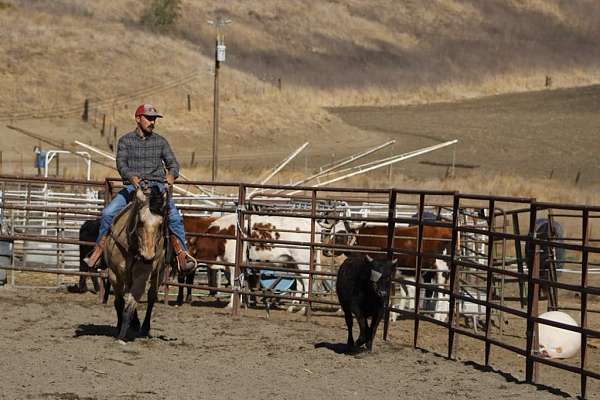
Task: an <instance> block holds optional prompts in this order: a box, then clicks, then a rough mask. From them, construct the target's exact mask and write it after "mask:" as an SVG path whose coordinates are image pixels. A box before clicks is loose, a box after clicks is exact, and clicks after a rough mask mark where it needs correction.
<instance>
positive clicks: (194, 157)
mask: <svg viewBox="0 0 600 400" xmlns="http://www.w3.org/2000/svg"><path fill="white" fill-rule="evenodd" d="M195 162H196V152H195V151H192V161H191V162H190V166H191V167H193V166H194V164H195Z"/></svg>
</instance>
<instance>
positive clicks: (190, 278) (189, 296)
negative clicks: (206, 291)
mask: <svg viewBox="0 0 600 400" xmlns="http://www.w3.org/2000/svg"><path fill="white" fill-rule="evenodd" d="M194 275H195V272H189V273H188V274H186V276H185V283H186V284H188V285H193V284H194ZM185 302H186V303H191V302H192V288H191V287H188V288H187V296H185Z"/></svg>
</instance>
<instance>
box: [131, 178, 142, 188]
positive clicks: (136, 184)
mask: <svg viewBox="0 0 600 400" xmlns="http://www.w3.org/2000/svg"><path fill="white" fill-rule="evenodd" d="M141 181H142V180H141V179H140V177H139V176H132V177H131V178H129V182H131V184H132V185H133V186H134V187H136V188H139V187H140V182H141Z"/></svg>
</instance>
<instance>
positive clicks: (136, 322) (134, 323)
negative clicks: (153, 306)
mask: <svg viewBox="0 0 600 400" xmlns="http://www.w3.org/2000/svg"><path fill="white" fill-rule="evenodd" d="M129 326H130V327H131V329H133V330H134V331H136V332H137V331H139V330H140V317H139V316H138V310H137V308H136V309H135V310H134V311H133V316H132V317H131V322H130V323H129Z"/></svg>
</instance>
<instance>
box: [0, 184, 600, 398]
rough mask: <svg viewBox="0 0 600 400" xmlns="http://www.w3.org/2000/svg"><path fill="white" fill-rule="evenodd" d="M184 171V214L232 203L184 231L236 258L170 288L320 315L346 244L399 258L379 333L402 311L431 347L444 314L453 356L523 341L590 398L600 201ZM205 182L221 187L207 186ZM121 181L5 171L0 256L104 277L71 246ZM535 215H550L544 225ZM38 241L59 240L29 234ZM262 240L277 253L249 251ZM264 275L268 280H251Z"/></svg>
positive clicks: (595, 370)
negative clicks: (81, 264) (557, 333)
mask: <svg viewBox="0 0 600 400" xmlns="http://www.w3.org/2000/svg"><path fill="white" fill-rule="evenodd" d="M179 184H180V185H182V186H183V185H187V186H186V187H188V188H189V189H190V191H191V190H192V188H193V187H194V186H202V187H203V188H204V190H203V192H202V194H200V193H199V194H197V195H196V194H194V193H192V192H188V193H187V194H185V195H174V199H175V201H176V204H177V205H178V208H179V209H180V211H181V212H182V213H183V215H184V218H192V217H195V218H206V217H213V218H214V217H221V218H224V217H225V216H229V217H228V218H229V220H230V222H231V226H230V227H229V228H231V229H230V230H229V231H228V233H223V232H218V233H214V232H212V233H209V232H187V235H188V239H189V238H196V239H197V240H200V241H202V240H213V241H214V240H222V241H227V243H230V244H231V245H232V246H234V247H233V249H235V250H234V256H233V257H231V258H228V259H224V258H219V259H218V260H217V259H215V258H209V257H202V254H200V256H199V257H198V261H199V262H200V263H201V264H202V265H203V268H201V269H200V271H201V272H200V273H199V274H198V276H196V279H197V280H199V283H196V284H194V283H177V282H174V281H172V280H168V281H166V282H165V283H166V287H165V291H164V295H165V301H168V298H169V297H170V296H172V294H171V293H170V291H169V288H170V287H172V286H175V287H179V288H188V289H196V290H197V292H198V291H201V292H202V293H203V294H204V295H207V294H206V293H207V292H214V291H216V292H218V293H221V294H222V295H223V294H224V295H230V296H232V297H231V300H232V301H231V305H232V313H233V314H234V315H236V314H239V313H240V312H241V308H242V306H245V307H248V306H249V304H250V305H251V306H255V307H264V308H265V309H266V310H267V312H269V310H270V309H271V308H272V306H274V305H276V304H278V303H280V304H281V305H284V304H289V302H290V301H291V302H293V303H301V304H302V305H305V306H306V311H307V316H308V317H309V318H314V317H315V314H314V313H315V312H317V311H323V312H326V311H327V310H331V311H333V310H337V306H338V302H337V297H336V295H335V277H336V274H337V270H338V268H339V266H340V264H341V263H342V262H343V259H344V257H347V256H352V254H354V255H356V254H370V255H373V256H381V257H387V258H388V259H398V260H401V261H402V263H401V264H399V265H398V267H397V273H396V274H395V275H394V276H395V278H394V279H393V281H392V283H391V287H390V293H392V295H391V296H390V299H389V301H388V304H389V306H388V307H387V309H386V317H385V320H384V326H383V336H384V338H386V339H387V337H388V333H389V331H390V329H391V327H392V324H393V320H394V319H396V318H398V317H399V318H400V319H401V320H402V321H401V322H399V324H406V323H409V324H410V325H411V328H412V346H413V347H415V348H416V347H420V348H428V347H430V345H428V344H427V343H428V341H427V340H426V338H427V337H428V335H430V334H431V333H430V332H431V330H430V329H429V326H435V327H437V328H438V329H441V330H442V332H444V333H445V337H446V340H445V348H444V349H443V350H442V351H443V352H445V354H446V355H447V357H448V358H457V357H458V355H457V354H458V352H459V351H463V350H460V349H461V347H460V346H459V345H458V343H459V342H461V341H463V340H464V341H465V342H464V343H468V344H469V345H470V346H471V344H473V346H474V345H475V344H476V343H481V354H482V357H483V359H484V361H483V364H484V365H485V366H486V367H493V366H495V364H494V357H493V354H494V353H493V351H492V350H493V349H501V350H502V351H507V352H509V353H511V354H514V356H515V361H516V363H515V365H516V364H517V363H518V362H519V360H523V361H522V362H523V364H522V365H523V371H524V375H525V376H524V380H525V381H526V382H529V383H534V382H540V381H541V380H543V374H540V365H544V366H545V367H551V368H556V369H560V370H564V371H567V372H570V373H573V374H576V375H577V376H579V386H580V395H581V396H582V398H585V397H586V396H587V394H588V391H587V388H588V386H589V385H590V383H589V382H588V381H589V379H590V378H592V379H595V380H596V381H597V380H600V373H599V370H600V352H599V351H598V350H597V349H595V348H594V347H591V346H589V344H590V341H591V340H594V339H597V338H599V337H600V317H599V316H598V306H599V305H600V285H599V283H598V279H597V276H596V272H598V271H597V268H594V267H596V266H598V265H600V264H599V262H600V245H599V243H600V239H598V238H595V237H594V236H593V235H592V229H591V226H592V221H593V220H594V219H598V218H600V207H589V206H580V205H572V204H550V203H541V202H537V201H536V200H535V199H530V198H515V197H505V196H487V195H475V194H461V193H457V192H449V191H421V190H399V189H389V190H377V189H356V188H315V187H294V190H299V191H300V192H298V194H296V195H295V196H285V195H282V194H271V195H269V194H268V193H269V192H272V191H274V190H281V189H290V188H289V187H286V186H280V185H258V184H246V183H213V182H200V181H188V182H184V183H179ZM59 188H62V189H63V190H62V191H60V190H58V189H59ZM66 188H68V190H67V189H66ZM75 188H77V190H75ZM207 188H208V192H213V193H215V195H214V196H210V195H207V194H206V192H207ZM119 189H120V184H119V182H118V180H114V179H112V180H106V181H105V182H93V183H92V182H89V183H88V182H86V183H83V182H75V181H69V180H38V179H19V178H18V177H8V176H0V191H1V201H2V202H1V205H0V217H1V218H2V219H1V221H2V230H1V232H0V240H4V241H9V242H10V243H12V244H13V261H12V263H11V265H10V266H7V267H0V268H4V269H7V270H9V271H12V273H13V274H14V273H15V271H17V270H20V271H29V272H48V273H55V274H57V276H59V277H60V276H62V275H74V276H76V275H81V276H101V277H104V276H105V274H104V273H102V272H101V273H94V272H92V273H89V272H88V273H82V272H79V271H77V270H76V268H74V267H73V265H75V263H71V260H70V257H71V256H73V257H75V255H76V254H77V246H78V245H82V244H87V245H89V244H91V243H89V242H82V241H79V240H78V238H77V237H76V236H74V233H75V232H77V230H78V227H79V226H80V224H81V223H82V222H83V221H84V220H86V219H94V218H97V217H98V215H99V211H100V209H101V207H102V206H103V204H104V202H105V201H108V200H109V199H110V198H111V196H112V195H114V193H116V192H117V191H118V190H119ZM249 193H254V194H253V195H252V196H250V195H249ZM256 193H258V194H256ZM540 219H543V220H544V221H547V225H544V228H543V229H542V230H540V229H538V228H539V223H538V221H539V220H540ZM267 221H268V222H269V226H266V222H267ZM559 223H560V224H561V225H560V226H563V227H564V231H566V232H563V234H562V236H559V235H558V234H557V232H558V229H557V227H558V226H559V225H558V224H559ZM544 229H545V230H544ZM33 242H35V243H41V244H44V243H46V244H47V243H52V244H54V245H55V246H56V247H55V248H54V247H53V248H48V247H46V248H41V250H40V248H38V249H37V250H36V249H34V248H30V247H28V246H27V245H25V243H33ZM67 246H73V247H67ZM257 249H262V251H263V252H262V253H260V254H262V255H268V257H263V258H253V254H259V251H258V250H257ZM36 251H40V252H43V251H45V252H46V253H44V254H46V255H49V256H50V257H52V258H53V262H45V263H44V262H38V263H34V262H29V261H28V259H27V258H26V255H27V254H26V253H27V252H30V253H31V256H34V255H35V254H33V253H35V252H36ZM558 254H566V257H564V258H558V257H557V255H558ZM15 260H18V261H20V262H15ZM219 267H220V268H222V269H223V270H225V271H231V272H230V274H229V277H228V280H229V281H230V283H229V285H228V286H222V285H220V284H219V283H218V281H217V283H215V282H214V281H211V278H210V271H212V270H213V269H214V268H219ZM94 274H96V275H94ZM224 275H225V276H227V274H224ZM13 276H14V275H13ZM256 281H258V282H259V283H260V282H261V281H262V283H263V284H262V286H260V285H258V286H253V284H256ZM253 282H254V283H253ZM265 282H266V283H265ZM12 283H13V284H14V279H13V282H12ZM60 284H61V282H60V281H57V285H60ZM544 306H546V308H547V310H548V311H555V310H562V311H565V312H570V314H571V315H572V316H573V315H574V316H575V317H576V319H577V320H579V322H580V323H579V326H572V325H568V324H565V323H559V322H555V321H554V320H550V319H548V318H546V317H544V314H541V313H540V311H541V308H542V307H544ZM407 321H408V322H407ZM424 324H427V327H428V328H427V329H423V325H424ZM507 324H509V325H508V326H510V332H507V331H506V330H507V329H509V328H507V327H506V326H507ZM540 326H547V327H557V328H560V329H562V330H564V331H566V332H575V333H577V334H579V335H580V351H579V353H578V357H576V359H575V358H573V357H571V358H568V359H564V360H562V359H550V358H548V357H546V356H545V354H544V353H543V351H542V350H541V348H540V344H539V330H540ZM462 348H463V349H464V347H462ZM431 350H432V351H440V348H439V346H438V347H436V348H434V349H431ZM461 356H462V358H463V359H464V358H465V356H470V353H466V352H465V353H464V354H462V355H461ZM499 367H505V366H502V365H500V366H499ZM510 372H512V373H515V371H510ZM596 381H595V382H596Z"/></svg>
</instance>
